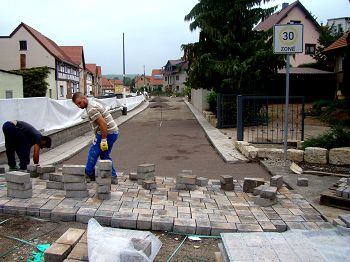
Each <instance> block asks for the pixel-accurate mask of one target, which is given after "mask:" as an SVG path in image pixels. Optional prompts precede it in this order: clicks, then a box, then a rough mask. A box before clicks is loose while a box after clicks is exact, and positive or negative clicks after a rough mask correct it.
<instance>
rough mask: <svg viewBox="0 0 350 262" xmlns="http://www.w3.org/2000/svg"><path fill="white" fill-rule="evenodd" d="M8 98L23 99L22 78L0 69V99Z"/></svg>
mask: <svg viewBox="0 0 350 262" xmlns="http://www.w3.org/2000/svg"><path fill="white" fill-rule="evenodd" d="M9 98H23V77H22V75H19V74H16V73H12V72H8V71H5V70H1V69H0V99H9Z"/></svg>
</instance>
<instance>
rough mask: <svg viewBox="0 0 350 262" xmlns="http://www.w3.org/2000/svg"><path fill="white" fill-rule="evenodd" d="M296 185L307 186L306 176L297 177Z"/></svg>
mask: <svg viewBox="0 0 350 262" xmlns="http://www.w3.org/2000/svg"><path fill="white" fill-rule="evenodd" d="M297 186H309V179H307V178H306V177H298V179H297Z"/></svg>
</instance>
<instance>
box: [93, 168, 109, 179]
mask: <svg viewBox="0 0 350 262" xmlns="http://www.w3.org/2000/svg"><path fill="white" fill-rule="evenodd" d="M95 175H96V177H101V178H107V177H112V171H111V170H98V169H96V170H95Z"/></svg>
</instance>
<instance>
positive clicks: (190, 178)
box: [176, 174, 197, 185]
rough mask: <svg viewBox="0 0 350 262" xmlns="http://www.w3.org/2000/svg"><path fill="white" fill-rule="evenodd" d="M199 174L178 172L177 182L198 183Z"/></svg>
mask: <svg viewBox="0 0 350 262" xmlns="http://www.w3.org/2000/svg"><path fill="white" fill-rule="evenodd" d="M196 179H197V176H195V175H190V174H178V175H177V177H176V184H187V185H196Z"/></svg>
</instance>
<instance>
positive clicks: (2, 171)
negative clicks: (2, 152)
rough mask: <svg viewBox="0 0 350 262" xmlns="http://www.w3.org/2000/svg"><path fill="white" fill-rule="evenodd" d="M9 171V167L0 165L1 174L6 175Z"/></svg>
mask: <svg viewBox="0 0 350 262" xmlns="http://www.w3.org/2000/svg"><path fill="white" fill-rule="evenodd" d="M8 171H9V166H8V165H0V174H5V173H6V172H8Z"/></svg>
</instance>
